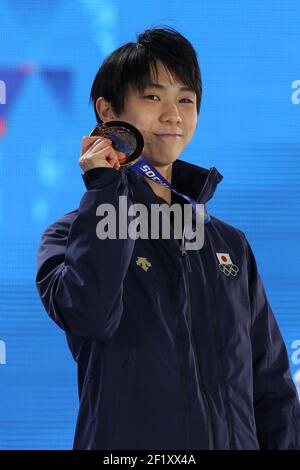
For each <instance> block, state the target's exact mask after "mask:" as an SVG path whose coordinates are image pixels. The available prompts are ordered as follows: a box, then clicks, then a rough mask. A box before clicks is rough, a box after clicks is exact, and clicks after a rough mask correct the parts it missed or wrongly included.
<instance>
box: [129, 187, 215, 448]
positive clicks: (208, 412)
mask: <svg viewBox="0 0 300 470" xmlns="http://www.w3.org/2000/svg"><path fill="white" fill-rule="evenodd" d="M130 194H131V197H132V199H133V201H134V202H135V197H134V194H133V190H132V188H131V187H130ZM157 199H158V198H157ZM158 200H159V199H158ZM171 226H172V224H171ZM172 228H173V227H172ZM173 233H174V232H173ZM173 240H174V241H175V243H176V245H177V247H178V249H179V251H180V254H181V261H182V260H183V259H185V261H186V263H184V262H183V261H182V265H183V275H184V284H185V291H186V295H187V299H188V329H189V334H190V338H191V343H192V349H193V352H194V358H195V364H196V380H197V390H198V392H199V396H201V397H202V401H203V403H204V407H205V411H206V419H207V430H208V448H209V450H213V449H214V436H213V426H212V416H211V410H210V407H209V404H208V400H207V396H206V394H205V392H204V390H203V387H202V382H203V381H202V377H201V374H200V368H199V362H198V357H197V352H196V347H195V339H194V334H193V330H192V315H191V294H190V284H189V279H188V273H189V272H192V269H191V264H190V260H189V257H188V254H187V252H186V250H185V248H184V230H183V236H182V242H181V245H180V244H179V242H178V240H177V239H176V238H175V237H173ZM185 266H187V270H188V273H187V272H186V267H185ZM179 356H180V355H179ZM180 363H181V364H182V361H181V360H180ZM184 380H185V379H184ZM185 383H186V380H185ZM200 384H201V386H200ZM185 402H186V400H185ZM188 442H190V431H189V429H188Z"/></svg>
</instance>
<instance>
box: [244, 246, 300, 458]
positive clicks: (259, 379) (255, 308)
mask: <svg viewBox="0 0 300 470" xmlns="http://www.w3.org/2000/svg"><path fill="white" fill-rule="evenodd" d="M246 244H247V248H246V252H247V259H248V276H249V294H250V304H251V314H252V331H251V341H252V359H253V393H254V412H255V420H256V427H257V437H258V441H259V445H260V448H261V449H265V450H278V449H300V405H299V400H298V396H297V392H296V387H295V385H294V383H293V380H292V377H291V372H290V367H289V359H288V354H287V350H286V347H285V344H284V341H283V339H282V336H281V333H280V330H279V327H278V324H277V322H276V320H275V318H274V315H273V312H272V309H271V307H270V304H269V302H268V299H267V296H266V292H265V289H264V286H263V283H262V280H261V278H260V275H259V273H258V271H257V265H256V261H255V258H254V255H253V252H252V250H251V247H250V245H249V243H248V242H247V241H246Z"/></svg>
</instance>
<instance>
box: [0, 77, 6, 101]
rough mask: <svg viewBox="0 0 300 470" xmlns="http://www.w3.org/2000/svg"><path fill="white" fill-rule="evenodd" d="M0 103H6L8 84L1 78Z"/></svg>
mask: <svg viewBox="0 0 300 470" xmlns="http://www.w3.org/2000/svg"><path fill="white" fill-rule="evenodd" d="M0 104H6V85H5V82H4V81H3V80H0Z"/></svg>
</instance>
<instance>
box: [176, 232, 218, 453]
mask: <svg viewBox="0 0 300 470" xmlns="http://www.w3.org/2000/svg"><path fill="white" fill-rule="evenodd" d="M176 241H177V240H176ZM181 256H182V259H184V260H185V263H184V262H183V263H182V264H183V275H184V284H185V290H186V294H187V299H188V325H189V333H190V338H191V343H192V349H193V352H194V358H195V365H196V377H197V389H198V391H199V395H200V396H201V397H202V400H203V403H204V406H205V410H206V419H207V430H208V448H209V450H213V449H214V436H213V426H212V416H211V410H210V407H209V404H208V400H207V396H206V393H205V392H204V390H203V380H202V376H201V373H200V367H199V362H198V357H197V352H196V345H195V338H194V333H193V326H192V314H191V292H190V283H189V278H188V273H190V272H192V269H191V264H190V260H189V256H188V254H187V252H186V250H185V248H184V242H183V241H182V245H181Z"/></svg>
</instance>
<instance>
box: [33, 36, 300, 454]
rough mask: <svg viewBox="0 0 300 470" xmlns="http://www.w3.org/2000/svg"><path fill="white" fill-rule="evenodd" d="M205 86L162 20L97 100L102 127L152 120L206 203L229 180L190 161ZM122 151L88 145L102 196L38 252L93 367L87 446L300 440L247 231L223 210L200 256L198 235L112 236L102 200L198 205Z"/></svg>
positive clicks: (44, 279) (85, 373)
mask: <svg viewBox="0 0 300 470" xmlns="http://www.w3.org/2000/svg"><path fill="white" fill-rule="evenodd" d="M201 91H202V86H201V75H200V70H199V66H198V62H197V57H196V53H195V51H194V49H193V47H192V46H191V44H190V43H189V42H188V41H187V40H186V39H185V38H184V37H183V36H182V35H180V34H179V33H178V32H176V31H174V30H172V29H170V28H164V29H158V28H157V29H151V30H147V31H145V32H144V33H143V34H141V35H140V36H139V37H138V41H137V42H136V43H128V44H126V45H124V46H123V47H121V48H119V49H118V50H116V51H114V52H113V53H112V54H111V55H110V56H109V57H108V58H107V59H106V61H105V62H104V63H103V65H102V66H101V68H100V69H99V71H98V73H97V76H96V78H95V81H94V83H93V86H92V91H91V98H92V100H93V103H94V107H95V113H96V117H97V120H98V122H99V123H101V122H107V121H110V120H122V121H126V122H128V123H130V124H133V125H134V126H135V127H137V128H138V129H139V130H140V131H141V133H142V134H143V137H144V141H145V147H144V151H143V156H144V157H145V158H146V159H147V160H148V161H149V162H150V163H151V164H152V165H153V166H154V168H156V170H158V172H159V173H160V174H162V175H163V176H164V177H165V178H166V179H167V180H168V181H169V182H171V183H172V185H173V186H174V187H175V188H176V190H177V191H180V192H182V193H184V194H186V195H188V196H190V197H192V198H193V199H194V200H196V201H197V202H198V203H199V204H205V203H206V202H207V201H208V200H209V199H210V198H211V197H212V196H213V194H214V191H215V189H216V186H217V184H218V183H219V182H220V181H221V179H222V176H221V175H220V174H219V173H218V171H217V170H216V169H215V168H211V169H210V170H206V169H204V168H201V167H198V166H196V165H192V164H189V163H187V162H184V161H181V160H178V156H179V155H180V153H181V151H182V150H183V149H184V148H185V146H186V145H187V144H188V142H189V141H190V140H191V139H192V137H193V134H194V131H195V128H196V125H197V117H198V113H199V109H200V101H201ZM120 156H121V155H118V152H116V151H115V150H114V149H113V147H112V143H111V141H109V140H108V139H104V138H97V137H85V138H84V139H83V144H82V152H81V157H80V159H79V164H80V167H81V168H82V169H83V171H84V175H83V179H84V182H85V185H86V188H87V191H86V192H85V194H84V195H83V197H82V199H81V202H80V206H79V208H78V209H77V210H75V211H73V212H71V213H68V214H66V215H65V216H63V217H62V218H61V219H60V220H58V221H57V222H55V223H53V224H52V225H51V226H49V227H48V228H47V229H46V231H45V232H44V234H43V236H42V241H41V246H40V250H39V254H38V272H37V279H36V280H37V287H38V290H39V293H40V296H41V299H42V301H43V304H44V306H45V308H46V310H47V312H48V313H49V315H50V316H51V318H52V319H53V320H54V321H55V322H56V323H57V324H58V325H59V326H60V327H61V328H63V329H64V331H65V332H66V335H67V340H68V344H69V347H70V349H71V352H72V354H73V356H74V359H75V361H76V362H77V364H78V388H79V398H80V408H79V414H78V420H77V427H76V433H75V439H74V449H187V450H191V449H193V450H194V449H300V408H299V402H298V399H297V395H296V390H295V386H294V384H293V382H292V379H291V374H290V370H289V362H288V356H287V352H286V348H285V345H284V343H283V340H282V337H281V334H280V332H279V329H278V326H277V324H276V321H275V319H274V316H273V313H272V310H271V308H270V305H269V303H268V300H267V297H266V294H265V291H264V288H263V285H262V281H261V279H260V276H259V274H258V272H257V268H256V263H255V259H254V256H253V253H252V251H251V248H250V246H249V244H248V242H247V240H246V238H245V235H244V234H243V233H242V232H241V231H240V230H238V229H236V228H234V227H232V226H230V225H228V224H226V223H224V222H222V221H221V220H218V219H217V218H215V217H212V216H211V217H210V221H209V223H207V224H205V229H204V232H205V236H204V245H203V247H202V249H200V250H193V251H192V250H191V251H189V252H188V251H187V250H185V249H184V246H185V238H184V237H183V238H182V240H181V244H180V243H179V242H178V240H175V239H174V237H171V238H170V239H162V238H159V239H151V238H149V239H142V238H138V239H136V240H134V239H133V238H130V237H127V238H121V237H119V238H117V239H110V238H107V239H102V240H100V239H99V238H98V237H97V234H96V226H97V223H98V221H99V217H98V216H97V214H96V211H97V208H98V207H99V206H100V205H101V204H104V203H110V204H111V205H113V206H114V207H115V208H116V213H117V214H118V210H119V209H118V207H119V205H118V201H119V198H120V196H127V198H128V200H129V203H130V202H137V203H143V204H144V205H145V206H146V207H147V208H149V210H150V209H151V205H154V204H160V203H161V202H166V203H169V204H170V203H173V202H177V203H179V204H182V205H183V204H184V203H186V200H185V199H183V198H182V197H180V196H178V195H176V193H174V192H173V191H171V190H170V188H168V187H166V186H161V185H159V184H157V183H155V182H153V181H150V180H149V179H147V178H145V177H144V176H143V175H140V174H137V173H135V172H134V171H132V170H130V168H125V167H120V164H119V159H118V158H119V157H120ZM127 222H128V220H127ZM141 260H142V261H141Z"/></svg>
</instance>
